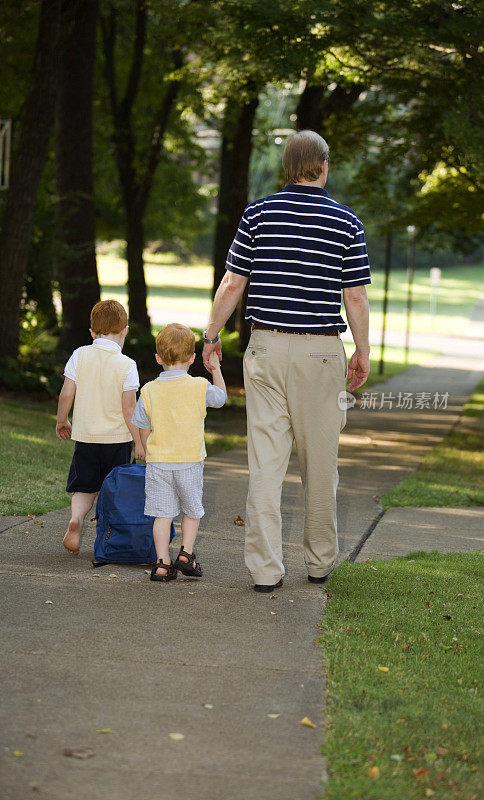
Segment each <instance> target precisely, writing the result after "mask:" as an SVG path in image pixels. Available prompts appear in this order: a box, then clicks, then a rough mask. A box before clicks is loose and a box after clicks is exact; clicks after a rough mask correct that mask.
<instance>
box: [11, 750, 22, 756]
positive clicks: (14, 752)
mask: <svg viewBox="0 0 484 800" xmlns="http://www.w3.org/2000/svg"><path fill="white" fill-rule="evenodd" d="M13 754H14V756H23V752H22V751H21V750H14V751H13Z"/></svg>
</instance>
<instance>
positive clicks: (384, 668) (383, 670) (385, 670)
mask: <svg viewBox="0 0 484 800" xmlns="http://www.w3.org/2000/svg"><path fill="white" fill-rule="evenodd" d="M378 669H379V670H380V672H388V669H389V667H378Z"/></svg>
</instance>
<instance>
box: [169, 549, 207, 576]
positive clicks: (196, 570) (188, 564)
mask: <svg viewBox="0 0 484 800" xmlns="http://www.w3.org/2000/svg"><path fill="white" fill-rule="evenodd" d="M180 556H185V558H187V559H188V561H180ZM195 559H196V554H195V553H187V551H186V550H184V549H183V545H182V547H180V552H179V553H178V555H177V558H176V561H175V564H174V567H175V569H179V570H180V572H181V573H182V575H190V576H191V577H192V578H201V577H202V575H203V571H202V565H201V564H198V562H197V561H196V560H195Z"/></svg>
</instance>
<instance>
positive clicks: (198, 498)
mask: <svg viewBox="0 0 484 800" xmlns="http://www.w3.org/2000/svg"><path fill="white" fill-rule="evenodd" d="M145 494H146V502H145V514H147V515H148V516H149V517H164V518H165V519H173V518H174V517H177V516H178V514H180V512H181V511H183V513H184V514H186V515H187V517H190V518H191V519H200V518H201V517H203V515H204V514H205V511H204V508H203V505H202V495H203V461H200V463H199V464H195V465H192V466H191V467H188V468H187V469H162V468H161V467H159V466H158V465H157V464H147V465H146V478H145Z"/></svg>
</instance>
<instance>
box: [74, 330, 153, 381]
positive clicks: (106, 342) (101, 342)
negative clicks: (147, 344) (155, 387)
mask: <svg viewBox="0 0 484 800" xmlns="http://www.w3.org/2000/svg"><path fill="white" fill-rule="evenodd" d="M92 344H93V347H101V348H102V349H103V350H119V352H120V353H121V352H122V348H121V347H120V346H119V344H118V343H117V342H113V340H112V339H106V338H104V337H103V336H100V337H99V339H94V341H93V343H92ZM79 350H80V348H78V349H77V350H74V352H73V354H72V355H71V357H70V359H69V361H68V362H67V364H66V365H65V367H64V377H65V378H70V379H71V381H75V380H76V370H77V358H78V352H79ZM132 389H135V390H137V389H139V375H138V367H137V366H136V364H135V362H134V361H133V363H132V365H131V367H130V370H129V372H128V374H127V376H126V380H125V382H124V383H123V392H129V391H131V390H132Z"/></svg>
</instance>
